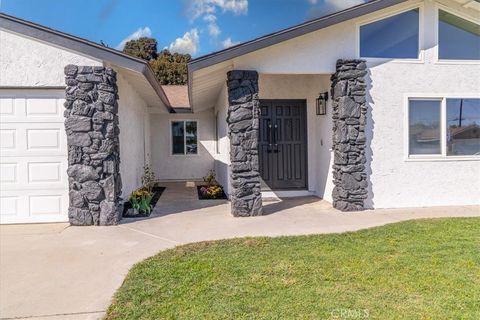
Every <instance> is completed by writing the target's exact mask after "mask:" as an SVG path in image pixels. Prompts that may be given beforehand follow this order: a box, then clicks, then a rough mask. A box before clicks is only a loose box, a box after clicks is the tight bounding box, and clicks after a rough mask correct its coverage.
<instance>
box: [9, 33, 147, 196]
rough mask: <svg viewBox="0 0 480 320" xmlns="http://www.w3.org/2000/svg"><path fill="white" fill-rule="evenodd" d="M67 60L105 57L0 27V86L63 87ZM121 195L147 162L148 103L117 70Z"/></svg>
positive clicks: (135, 185) (98, 63)
mask: <svg viewBox="0 0 480 320" xmlns="http://www.w3.org/2000/svg"><path fill="white" fill-rule="evenodd" d="M67 64H76V65H89V66H101V65H102V64H103V63H102V61H97V60H94V59H91V58H89V57H85V56H82V55H80V54H78V53H73V52H70V51H67V50H64V49H61V48H58V47H55V46H52V45H51V44H48V43H43V42H40V41H38V40H35V39H31V38H27V37H25V36H20V35H17V34H13V33H11V32H7V31H4V30H0V86H5V87H38V88H42V87H63V86H65V75H64V73H63V69H64V67H65V66H66V65H67ZM117 72H118V77H117V85H118V91H119V101H118V105H119V123H120V158H121V164H120V173H121V176H122V184H123V188H122V196H123V197H124V198H127V197H128V195H129V194H130V193H131V192H132V191H133V190H134V189H136V188H138V187H139V186H140V179H141V175H142V173H143V164H144V150H145V149H144V148H145V146H144V114H145V108H146V104H145V102H144V101H143V100H142V99H141V98H140V96H139V95H138V94H137V93H136V91H135V89H134V88H133V87H132V86H131V84H130V83H128V81H127V80H126V79H125V77H123V76H122V73H121V72H122V71H121V70H117Z"/></svg>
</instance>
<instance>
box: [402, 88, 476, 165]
mask: <svg viewBox="0 0 480 320" xmlns="http://www.w3.org/2000/svg"><path fill="white" fill-rule="evenodd" d="M447 99H480V94H478V93H473V94H437V93H434V94H416V93H409V94H405V96H404V109H403V110H404V120H403V123H404V126H403V129H404V130H403V141H404V144H403V150H404V155H405V159H404V160H405V161H480V155H465V156H447ZM410 100H429V101H430V100H438V101H441V103H440V135H441V136H440V147H441V153H440V154H418V155H416V154H412V155H411V154H410V143H409V142H410V141H409V130H410V122H409V109H410V108H409V107H410Z"/></svg>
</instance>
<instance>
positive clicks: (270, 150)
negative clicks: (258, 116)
mask: <svg viewBox="0 0 480 320" xmlns="http://www.w3.org/2000/svg"><path fill="white" fill-rule="evenodd" d="M267 131H268V132H267V136H268V150H267V153H272V123H271V122H270V121H268V126H267Z"/></svg>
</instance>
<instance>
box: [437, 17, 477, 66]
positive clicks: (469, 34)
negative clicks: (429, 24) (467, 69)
mask: <svg viewBox="0 0 480 320" xmlns="http://www.w3.org/2000/svg"><path fill="white" fill-rule="evenodd" d="M438 47H439V49H438V57H439V59H456V60H480V25H478V24H475V23H473V22H470V21H467V20H465V19H462V18H459V17H457V16H455V15H453V14H450V13H448V12H445V11H442V10H440V12H439V23H438Z"/></svg>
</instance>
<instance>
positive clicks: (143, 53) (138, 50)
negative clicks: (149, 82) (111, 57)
mask: <svg viewBox="0 0 480 320" xmlns="http://www.w3.org/2000/svg"><path fill="white" fill-rule="evenodd" d="M123 52H125V53H127V54H129V55H131V56H135V57H137V58H140V59H143V60H147V61H151V60H155V59H156V58H157V56H158V55H157V40H155V39H154V38H147V37H142V38H139V39H137V40H130V41H128V42H127V43H126V44H125V47H124V48H123Z"/></svg>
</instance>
